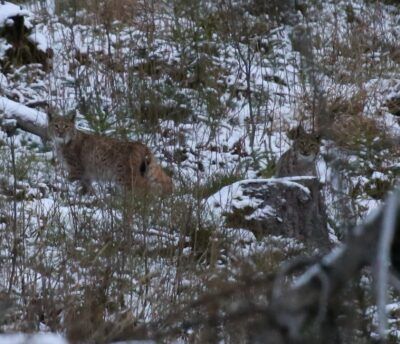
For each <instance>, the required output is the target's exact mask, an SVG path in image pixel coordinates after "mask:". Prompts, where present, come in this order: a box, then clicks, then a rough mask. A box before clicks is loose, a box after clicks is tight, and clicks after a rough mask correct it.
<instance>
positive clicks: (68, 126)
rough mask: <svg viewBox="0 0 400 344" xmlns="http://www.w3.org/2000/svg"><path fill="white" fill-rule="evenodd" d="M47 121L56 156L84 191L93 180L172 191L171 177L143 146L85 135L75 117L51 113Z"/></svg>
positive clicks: (122, 185)
mask: <svg viewBox="0 0 400 344" xmlns="http://www.w3.org/2000/svg"><path fill="white" fill-rule="evenodd" d="M48 119H49V126H48V135H49V138H50V139H51V140H52V141H53V143H54V145H55V147H56V154H57V156H58V158H59V160H60V161H62V162H63V163H64V164H65V165H66V167H67V169H68V172H69V180H71V181H75V180H79V181H80V182H81V184H82V192H87V191H88V190H89V189H90V187H91V182H93V181H100V182H101V181H102V182H105V181H111V182H116V183H117V184H118V185H119V186H121V187H122V188H123V189H124V190H132V189H134V188H141V189H144V190H146V189H148V188H153V189H156V188H159V189H161V190H162V191H163V192H164V193H170V192H171V191H172V180H171V178H170V177H169V176H167V175H166V174H165V173H164V171H163V170H162V168H161V166H160V165H159V164H158V163H157V161H156V159H155V157H154V155H153V154H152V153H151V151H150V149H149V148H148V147H147V146H145V145H144V144H142V143H140V142H127V141H126V142H125V141H119V140H116V139H113V138H109V137H104V136H99V135H95V134H88V133H84V132H82V131H80V130H78V129H76V128H75V116H74V115H71V116H64V117H62V116H59V115H54V114H50V113H49V114H48Z"/></svg>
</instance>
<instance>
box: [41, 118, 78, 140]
mask: <svg viewBox="0 0 400 344" xmlns="http://www.w3.org/2000/svg"><path fill="white" fill-rule="evenodd" d="M47 116H48V122H49V125H48V135H49V138H50V139H51V140H52V141H53V142H54V143H56V144H68V143H69V142H70V141H71V140H72V138H73V137H74V136H75V133H76V129H75V113H73V114H71V115H67V116H60V115H58V114H55V113H50V112H49V113H48V114H47Z"/></svg>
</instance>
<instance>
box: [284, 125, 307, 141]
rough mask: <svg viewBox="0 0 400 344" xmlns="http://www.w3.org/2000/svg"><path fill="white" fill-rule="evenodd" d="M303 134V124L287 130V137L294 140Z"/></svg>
mask: <svg viewBox="0 0 400 344" xmlns="http://www.w3.org/2000/svg"><path fill="white" fill-rule="evenodd" d="M303 134H305V130H304V128H303V126H302V125H301V124H300V125H299V126H297V127H296V128H292V129H290V130H289V131H288V134H287V136H288V138H289V139H290V140H296V139H298V138H299V137H300V136H303Z"/></svg>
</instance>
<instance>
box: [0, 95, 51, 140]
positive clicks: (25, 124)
mask: <svg viewBox="0 0 400 344" xmlns="http://www.w3.org/2000/svg"><path fill="white" fill-rule="evenodd" d="M1 113H2V114H3V118H5V119H15V120H16V122H17V127H18V128H21V129H22V130H25V131H27V132H29V133H32V134H34V135H37V136H39V137H40V138H41V139H42V140H44V141H46V140H47V116H46V114H45V113H44V112H41V111H38V110H35V109H32V108H29V107H27V106H25V105H22V104H20V103H17V102H14V101H12V100H10V99H8V98H5V97H0V114H1Z"/></svg>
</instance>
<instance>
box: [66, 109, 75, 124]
mask: <svg viewBox="0 0 400 344" xmlns="http://www.w3.org/2000/svg"><path fill="white" fill-rule="evenodd" d="M65 118H66V119H67V120H69V121H71V122H75V118H76V111H71V112H69V113H68V115H66V116H65Z"/></svg>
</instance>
